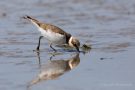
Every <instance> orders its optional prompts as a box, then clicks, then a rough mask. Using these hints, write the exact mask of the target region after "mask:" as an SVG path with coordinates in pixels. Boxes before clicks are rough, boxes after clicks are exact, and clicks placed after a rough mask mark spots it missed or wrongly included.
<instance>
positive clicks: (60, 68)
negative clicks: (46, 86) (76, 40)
mask: <svg viewBox="0 0 135 90" xmlns="http://www.w3.org/2000/svg"><path fill="white" fill-rule="evenodd" d="M36 54H37V58H38V64H39V70H40V71H39V73H38V75H37V77H36V78H34V79H33V80H32V81H30V83H29V84H28V85H27V90H30V87H31V86H33V85H35V84H37V83H39V82H41V81H47V80H53V79H57V78H58V77H60V76H62V75H64V73H66V72H68V71H70V70H72V69H74V68H75V67H77V66H78V65H79V63H80V57H79V53H76V54H75V55H73V56H71V57H70V58H68V59H58V60H55V59H53V57H55V56H57V55H52V56H51V58H50V59H49V60H48V61H47V62H46V63H44V64H41V58H40V52H37V53H36Z"/></svg>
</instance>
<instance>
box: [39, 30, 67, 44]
mask: <svg viewBox="0 0 135 90" xmlns="http://www.w3.org/2000/svg"><path fill="white" fill-rule="evenodd" d="M39 31H40V32H41V34H42V35H43V36H44V37H45V38H46V39H47V40H49V41H50V42H51V43H53V44H65V43H66V36H64V35H61V34H59V33H55V32H53V31H51V30H43V29H42V28H39Z"/></svg>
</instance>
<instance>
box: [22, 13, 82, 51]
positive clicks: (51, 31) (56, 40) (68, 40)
mask: <svg viewBox="0 0 135 90" xmlns="http://www.w3.org/2000/svg"><path fill="white" fill-rule="evenodd" d="M24 18H25V19H28V20H30V21H31V22H32V23H33V24H34V25H35V26H37V28H38V30H39V31H40V32H41V34H42V35H41V36H40V37H39V41H38V46H37V49H36V50H37V51H39V48H40V40H41V39H42V38H43V37H45V38H46V39H47V40H48V41H49V42H50V47H51V48H52V49H53V50H54V51H55V52H56V49H54V48H53V47H52V44H55V45H63V44H67V45H69V46H70V47H74V48H76V50H77V51H78V52H80V51H79V47H80V42H79V40H78V39H76V38H75V37H73V36H72V35H71V34H69V33H67V32H65V31H64V30H62V29H61V28H59V27H57V26H55V25H52V24H48V23H42V22H40V21H38V20H36V19H34V18H32V17H30V16H27V15H26V16H25V17H24Z"/></svg>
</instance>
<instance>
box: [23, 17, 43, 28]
mask: <svg viewBox="0 0 135 90" xmlns="http://www.w3.org/2000/svg"><path fill="white" fill-rule="evenodd" d="M23 18H24V19H28V20H30V21H31V22H32V23H33V24H34V25H36V26H38V27H39V26H40V25H41V23H40V22H39V21H38V20H36V19H34V18H32V17H30V16H28V15H26V16H24V17H23Z"/></svg>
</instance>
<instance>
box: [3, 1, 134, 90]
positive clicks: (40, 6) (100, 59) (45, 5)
mask: <svg viewBox="0 0 135 90" xmlns="http://www.w3.org/2000/svg"><path fill="white" fill-rule="evenodd" d="M25 15H30V16H32V17H34V18H36V19H38V20H40V21H42V22H47V23H51V24H54V25H56V26H59V27H60V28H62V29H63V30H65V31H66V32H69V33H71V34H72V35H73V36H75V37H77V38H78V39H79V40H80V41H81V43H82V44H84V43H86V44H88V45H89V44H90V45H91V46H92V49H91V50H90V52H88V53H86V54H85V55H84V54H82V53H80V55H79V57H80V63H79V65H78V66H77V67H76V68H74V69H73V70H71V71H69V72H66V73H65V74H63V75H61V76H60V77H58V78H56V79H54V80H45V81H42V82H40V83H37V84H35V85H32V86H30V87H29V88H28V87H27V86H28V85H29V84H30V82H31V81H32V80H33V79H34V78H35V77H36V76H37V75H38V74H39V73H40V70H41V68H40V66H43V65H44V63H48V60H49V58H50V57H51V54H50V53H51V51H50V48H49V46H48V43H47V41H46V40H45V39H44V40H42V42H41V43H42V46H41V49H42V51H41V53H40V56H38V55H37V53H34V52H33V50H34V49H35V48H36V46H37V43H38V38H39V36H40V33H39V32H38V30H37V29H36V28H35V27H34V26H33V25H32V24H31V23H30V22H28V21H27V20H24V19H23V18H22V17H23V16H25ZM60 50H61V49H60ZM134 52H135V0H0V90H27V89H29V90H37V89H39V90H99V89H100V90H108V89H109V90H135V78H134V76H135V71H134V68H135V65H134V63H135V61H134ZM74 55H75V52H62V53H60V54H58V55H56V56H55V57H53V60H69V59H70V58H72V57H73V56H74ZM39 57H40V60H41V61H40V64H39Z"/></svg>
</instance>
